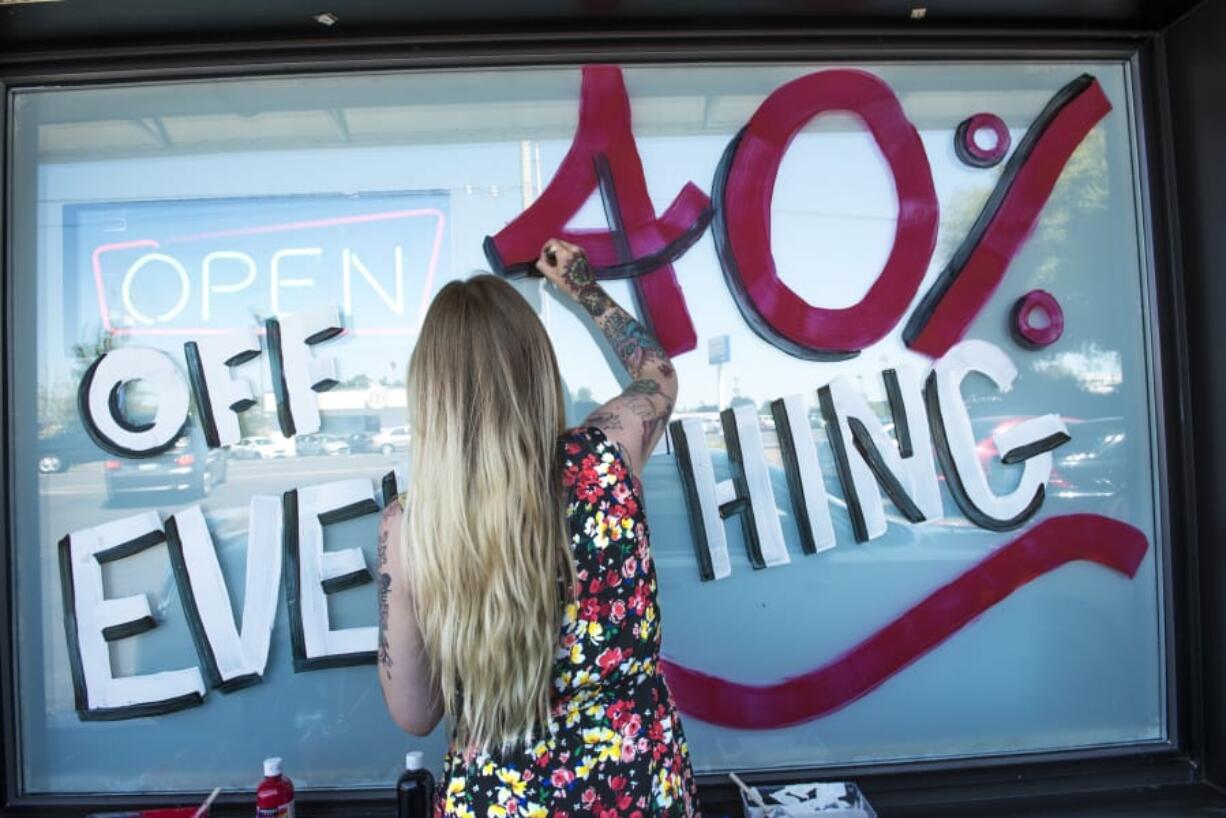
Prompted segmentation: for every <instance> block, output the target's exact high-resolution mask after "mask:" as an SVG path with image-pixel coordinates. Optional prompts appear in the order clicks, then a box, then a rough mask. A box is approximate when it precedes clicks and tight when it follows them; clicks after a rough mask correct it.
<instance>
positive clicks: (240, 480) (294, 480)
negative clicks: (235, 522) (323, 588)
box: [39, 454, 397, 533]
mask: <svg viewBox="0 0 1226 818" xmlns="http://www.w3.org/2000/svg"><path fill="white" fill-rule="evenodd" d="M396 463H397V460H396V458H392V457H384V456H382V455H380V454H361V455H348V456H346V457H344V458H324V457H310V458H294V457H288V458H279V459H276V460H240V459H238V458H231V459H230V461H229V464H228V466H227V473H226V480H225V482H222V483H219V484H218V485H217V486H215V487H214V488H213V491H212V493H211V494H210V495H209V496H208V497H206V498H204V499H203V500H196V499H194V498H192V497H190V496H187V495H183V496H180V495H178V494H177V493H175V492H148V493H143V494H133V495H132V497H131V498H123V499H121V500H117V501H115V502H114V503H113V504H111V505H108V504H107V503H106V486H105V485H104V483H103V476H102V474H103V473H102V469H103V466H102V464H101V463H86V464H84V465H81V466H76V467H74V468H72V469H69V470H68V471H66V472H64V473H62V474H46V475H40V476H39V493H40V494H41V495H42V496H43V497H44V498H46V499H47V501H48V502H51V503H55V502H56V500H57V499H59V498H61V497H73V498H75V502H73V503H72V504H71V505H69V506H65V507H59V508H57V509H56V512H57V513H56V516H55V519H56V521H57V522H58V523H59V524H60V527H61V528H63V529H64V532H63V533H67V532H68V531H70V530H72V529H73V528H79V527H81V526H83V525H92V524H96V523H97V522H99V516H98V514H97V513H96V510H97V509H100V508H124V509H133V511H134V512H135V510H137V509H143V508H158V509H163V508H165V509H174V508H179V507H181V506H184V505H189V504H192V503H195V502H200V503H202V504H203V505H204V507H205V510H206V512H207V511H208V510H209V509H212V508H228V507H231V506H238V507H241V508H244V509H245V508H246V507H247V503H248V501H249V500H250V499H251V495H253V494H270V493H271V494H276V493H279V492H281V491H285V490H287V489H290V488H293V487H295V486H300V485H310V484H312V483H323V482H327V481H329V480H343V479H345V478H347V477H357V476H362V475H369V476H371V477H372V478H382V476H383V475H384V474H386V473H387V472H388V471H390V470H391V469H392V467H393V466H395V465H396ZM108 516H110V515H108Z"/></svg>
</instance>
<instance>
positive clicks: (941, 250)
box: [937, 127, 1111, 308]
mask: <svg viewBox="0 0 1226 818" xmlns="http://www.w3.org/2000/svg"><path fill="white" fill-rule="evenodd" d="M1109 179H1110V177H1109V174H1108V168H1107V140H1106V133H1105V131H1104V130H1103V128H1102V127H1097V128H1094V129H1093V130H1092V131H1090V133H1089V134H1088V135H1087V136H1086V138H1085V139H1084V140H1083V141H1082V143H1081V145H1079V146H1078V148H1077V150H1075V151H1074V152H1073V155H1072V156H1071V157H1070V158H1069V161H1068V163H1067V164H1066V165H1065V166H1064V170H1063V172H1062V173H1061V174H1060V178H1059V180H1058V181H1057V182H1056V186H1055V188H1054V189H1053V190H1052V195H1051V197H1050V198H1049V199H1048V200H1047V204H1046V205H1045V206H1044V207H1043V210H1042V212H1041V213H1040V214H1039V219H1038V223H1037V224H1036V226H1035V231H1034V233H1033V235H1031V237H1030V238H1029V239H1028V241H1027V242H1026V244H1025V245H1023V246H1024V247H1025V248H1026V250H1025V252H1026V253H1027V254H1028V255H1032V256H1033V257H1035V258H1038V259H1040V261H1039V262H1038V265H1037V267H1036V268H1035V270H1034V273H1033V275H1032V277H1031V280H1030V282H1029V284H1028V285H1027V289H1029V288H1030V287H1043V288H1047V289H1058V290H1059V294H1058V296H1057V297H1058V298H1059V300H1060V302H1061V305H1062V306H1065V307H1066V308H1067V307H1068V306H1069V305H1072V304H1083V305H1084V304H1086V303H1088V302H1089V300H1090V299H1091V298H1092V297H1093V288H1090V287H1075V286H1074V287H1063V288H1061V287H1059V285H1060V284H1061V283H1062V282H1064V281H1069V280H1076V277H1077V276H1081V275H1084V274H1086V273H1088V272H1089V271H1091V270H1093V269H1094V268H1095V267H1096V266H1098V265H1099V264H1101V258H1100V257H1099V255H1098V253H1097V248H1096V247H1095V246H1094V243H1093V242H1092V241H1088V240H1086V238H1087V237H1089V236H1103V235H1108V234H1109V231H1108V229H1107V226H1106V225H1105V224H1104V223H1103V222H1102V221H1101V220H1102V218H1103V216H1104V215H1105V214H1106V213H1107V210H1108V204H1109V201H1110V197H1111V189H1110V184H1109ZM991 191H992V188H991V187H989V186H986V185H985V186H984V187H980V188H976V189H973V190H969V191H964V192H963V194H962V195H960V196H957V197H953V198H952V201H950V202H949V203H947V204H945V205H944V206H943V207H942V216H941V241H940V245H939V247H938V251H937V255H938V260H939V261H940V262H941V263H942V264H944V263H946V262H947V261H948V259H949V258H950V257H951V256H952V255H953V254H954V252H955V251H956V250H957V248H958V246H959V245H961V243H962V241H963V240H964V239H965V238H966V235H967V233H969V232H970V229H971V227H972V225H973V224H974V222H975V219H976V218H977V217H978V216H979V213H980V211H981V210H982V209H983V205H984V203H985V202H987V199H988V196H989V195H990V194H991ZM1079 239H1080V240H1079ZM1021 294H1022V291H1021V289H1020V288H1018V292H1017V293H1016V295H1018V296H1020V295H1021ZM1013 296H1014V294H1013V293H1010V296H1009V297H1013Z"/></svg>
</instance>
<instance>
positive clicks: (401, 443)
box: [374, 426, 409, 455]
mask: <svg viewBox="0 0 1226 818" xmlns="http://www.w3.org/2000/svg"><path fill="white" fill-rule="evenodd" d="M374 444H375V446H376V448H378V449H379V452H380V453H382V454H383V455H389V454H391V453H392V452H395V451H403V450H405V449H408V448H409V427H408V426H393V427H392V428H390V429H384V430H383V431H381V432H379V433H378V434H377V435H375V437H374Z"/></svg>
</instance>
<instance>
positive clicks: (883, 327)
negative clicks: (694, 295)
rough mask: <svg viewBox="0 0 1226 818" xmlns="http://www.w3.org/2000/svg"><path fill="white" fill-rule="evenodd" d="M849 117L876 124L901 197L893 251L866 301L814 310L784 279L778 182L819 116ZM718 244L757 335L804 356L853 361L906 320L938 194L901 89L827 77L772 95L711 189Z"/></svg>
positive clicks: (838, 73) (847, 76) (851, 75)
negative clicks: (775, 250) (778, 263)
mask: <svg viewBox="0 0 1226 818" xmlns="http://www.w3.org/2000/svg"><path fill="white" fill-rule="evenodd" d="M825 111H848V112H850V113H853V114H855V115H856V116H858V117H859V118H860V119H861V120H863V122H864V124H865V125H866V126H868V129H869V132H870V133H871V134H872V135H873V139H874V140H875V141H876V142H877V147H878V148H880V149H881V153H882V154H883V155H884V157H885V160H886V163H887V164H888V165H889V167H890V172H891V173H892V174H893V175H894V186H895V189H896V192H897V195H898V222H897V224H896V226H895V232H894V246H893V249H892V250H891V251H890V256H889V258H888V259H887V260H886V263H885V268H884V269H883V270H882V271H881V273H880V275H878V277H877V280H876V281H875V282H874V283H873V286H872V287H871V288H869V291H868V293H867V294H866V295H865V296H864V298H863V299H861V300H860V302H859V303H857V304H855V305H853V306H851V307H847V308H845V309H825V308H822V307H814V306H812V305H811V304H809V303H808V302H806V301H805V300H804V299H802V298H801V297H800V296H798V295H797V294H796V293H795V292H793V291H792V290H791V289H790V288H789V287H788V286H787V285H786V284H784V283H783V282H782V281H780V280H779V274H778V273H777V272H776V270H775V259H774V256H773V255H772V254H771V247H770V235H771V231H770V209H771V198H772V196H773V195H774V191H775V176H776V175H777V174H778V172H779V163H780V162H781V161H782V160H783V154H784V153H785V152H786V151H787V148H788V144H789V143H790V142H791V141H792V138H793V137H794V136H795V135H796V133H797V132H798V131H799V130H800V129H801V128H802V127H803V126H804V124H805V123H806V122H808V121H809V120H810V119H812V118H813V117H815V116H817V115H818V114H820V113H823V112H825ZM712 195H714V196H715V209H716V212H717V218H716V219H715V223H714V227H713V230H714V233H715V245H716V248H717V250H718V251H719V256H720V263H721V265H722V266H723V268H724V277H725V278H726V279H727V281H728V285H729V288H730V289H731V290H732V294H733V296H734V297H735V298H736V301H737V304H738V305H739V306H740V308H741V314H742V315H744V317H745V320H746V321H748V322H749V325H750V326H751V327H753V329H754V331H755V332H757V333H758V334H759V335H761V336H762V337H763V338H764V339H766V340H767V341H770V342H771V343H772V344H774V345H775V346H777V347H779V348H780V349H782V350H784V351H785V352H789V353H791V354H792V355H796V356H798V357H801V358H814V359H837V358H847V357H851V356H852V355H855V354H856V353H857V352H859V351H860V350H861V349H864V348H865V347H867V346H868V345H870V344H872V343H873V342H875V341H878V340H880V339H881V338H882V337H883V336H884V335H885V334H886V333H887V332H889V331H890V329H891V328H892V327H893V326H894V325H895V324H896V323H898V320H899V319H900V318H902V316H903V313H904V312H906V310H907V306H908V305H909V304H910V303H911V298H912V297H913V296H914V295H915V293H916V290H918V289H919V285H920V281H922V280H923V277H924V271H925V270H927V268H928V261H929V259H930V258H931V257H932V251H933V248H934V246H935V243H936V233H937V216H938V213H939V210H938V206H937V197H936V191H935V189H934V188H933V185H932V171H931V170H930V169H929V167H928V156H927V154H925V153H924V146H923V144H922V143H921V142H920V138H919V134H918V133H916V131H915V127H914V126H913V125H912V124H911V123H910V122H909V121H908V120H907V118H906V116H905V115H904V114H903V111H902V107H901V106H900V105H899V104H898V99H897V98H896V97H895V96H894V92H893V91H892V90H890V87H889V86H888V85H886V84H885V83H884V82H883V81H881V80H880V79H878V78H877V77H875V76H873V75H872V74H869V73H866V72H864V71H855V70H850V69H835V70H830V71H819V72H817V73H814V74H809V75H807V76H804V77H801V78H800V79H797V80H793V81H792V82H789V83H787V84H786V85H783V86H781V87H780V88H778V89H777V90H775V91H774V93H772V94H771V95H770V96H769V97H767V98H766V101H765V102H763V103H762V105H761V106H760V107H759V108H758V110H757V111H756V112H754V115H753V117H752V118H751V119H750V120H749V124H748V125H746V126H745V128H744V129H742V130H741V132H740V134H738V135H737V137H736V138H735V139H734V140H733V141H732V142H731V143H730V144H729V146H728V150H727V151H726V152H725V153H724V158H723V160H722V161H721V162H720V167H719V170H718V171H717V172H716V176H715V183H714V186H713V190H712Z"/></svg>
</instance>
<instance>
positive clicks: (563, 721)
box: [439, 426, 698, 816]
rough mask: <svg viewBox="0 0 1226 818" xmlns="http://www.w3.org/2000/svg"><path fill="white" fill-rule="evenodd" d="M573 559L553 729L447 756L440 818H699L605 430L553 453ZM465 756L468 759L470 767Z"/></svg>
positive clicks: (639, 541) (566, 442)
mask: <svg viewBox="0 0 1226 818" xmlns="http://www.w3.org/2000/svg"><path fill="white" fill-rule="evenodd" d="M559 457H560V458H561V459H562V466H563V482H564V484H565V487H566V494H565V499H566V515H567V522H568V526H569V533H570V541H571V547H572V550H573V553H574V558H575V568H576V576H577V580H578V581H577V587H576V593H575V600H574V601H573V602H571V603H570V604H569V605H568V606H567V609H566V612H565V616H564V619H563V623H562V629H561V633H560V634H559V638H558V644H557V652H556V655H555V661H554V665H553V675H552V685H553V689H552V696H551V715H550V720H549V724H548V725H547V726H546V727H545V728H543V729H540V730H538V731H537V736H536V737H535V738H534V741H533V742H532V743H530V744H528V745H526V746H521V747H519V748H517V749H516V750H514V751H511V752H507V753H498V752H487V753H471V752H470V753H467V754H465V753H462V752H461V751H460V750H459V748H456V747H453V748H451V750H450V751H449V752H448V754H447V758H446V762H445V767H444V771H443V777H442V779H441V780H440V796H439V797H440V804H439V807H440V809H441V812H442V814H443V815H448V816H450V815H455V816H471V815H476V816H503V815H527V816H545V815H562V814H592V815H610V816H621V815H626V816H635V815H639V816H650V815H687V816H688V815H696V814H697V803H698V802H697V797H696V790H695V787H694V781H693V776H692V773H691V772H690V764H689V758H688V753H689V751H688V748H687V746H686V742H685V737H684V735H683V733H682V730H681V725H680V722H679V720H678V719H677V718H676V713H675V710H674V708H673V704H672V699H671V697H670V696H669V693H668V688H667V686H666V685H665V682H664V677H663V675H662V674H661V673H660V670H659V652H660V616H659V609H658V607H657V602H656V575H655V567H654V565H653V562H652V558H651V546H650V541H649V533H648V528H647V520H646V514H645V511H644V508H643V503H642V495H641V493H640V491H639V488H638V486H637V484H636V480H635V478H634V476H633V474H632V473H631V471H630V468H629V465H628V462H627V460H626V459H625V458H624V457H623V455H622V453H621V452H620V451H619V450H618V448H617V446H615V445H614V444H613V443H612V442H611V441H609V439H608V438H607V437H606V436H605V434H604V432H603V431H601V429H600V428H598V427H595V426H590V427H586V428H580V429H574V430H571V431H569V432H567V433H566V434H564V435H563V436H562V438H561V439H560V441H559ZM466 756H467V757H466Z"/></svg>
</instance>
